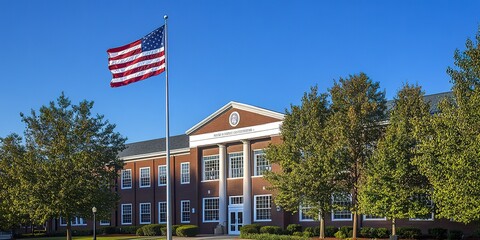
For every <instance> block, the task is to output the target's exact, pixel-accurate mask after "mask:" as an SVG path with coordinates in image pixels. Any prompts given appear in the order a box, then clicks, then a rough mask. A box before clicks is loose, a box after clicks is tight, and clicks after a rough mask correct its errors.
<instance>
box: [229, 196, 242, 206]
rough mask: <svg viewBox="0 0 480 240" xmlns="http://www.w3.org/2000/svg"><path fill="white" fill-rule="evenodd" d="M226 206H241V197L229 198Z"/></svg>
mask: <svg viewBox="0 0 480 240" xmlns="http://www.w3.org/2000/svg"><path fill="white" fill-rule="evenodd" d="M228 204H229V205H230V206H233V205H235V206H242V205H243V195H239V196H230V197H229V198H228Z"/></svg>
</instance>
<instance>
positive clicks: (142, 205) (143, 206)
mask: <svg viewBox="0 0 480 240" xmlns="http://www.w3.org/2000/svg"><path fill="white" fill-rule="evenodd" d="M138 210H139V211H138V217H139V218H140V219H139V220H140V224H150V223H152V205H151V204H150V203H140V204H139V209H138ZM147 210H148V212H147ZM142 215H145V216H146V215H148V221H142V220H143V219H142Z"/></svg>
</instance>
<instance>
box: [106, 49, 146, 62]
mask: <svg viewBox="0 0 480 240" xmlns="http://www.w3.org/2000/svg"><path fill="white" fill-rule="evenodd" d="M141 52H142V48H138V49H135V50H133V51H130V52H127V53H125V54H122V55H118V56H116V57H111V58H108V60H109V61H110V60H118V59H122V58H126V57H130V56H133V55H135V54H139V53H141Z"/></svg>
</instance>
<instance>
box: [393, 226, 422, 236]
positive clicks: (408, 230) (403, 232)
mask: <svg viewBox="0 0 480 240" xmlns="http://www.w3.org/2000/svg"><path fill="white" fill-rule="evenodd" d="M397 235H398V236H399V237H400V238H408V239H417V238H419V237H420V236H421V235H422V231H421V230H420V229H418V228H413V227H401V228H398V229H397Z"/></svg>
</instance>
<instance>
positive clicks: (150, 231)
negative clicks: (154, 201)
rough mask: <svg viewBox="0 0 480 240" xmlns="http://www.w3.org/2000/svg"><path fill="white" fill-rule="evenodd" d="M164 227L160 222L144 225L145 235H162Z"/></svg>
mask: <svg viewBox="0 0 480 240" xmlns="http://www.w3.org/2000/svg"><path fill="white" fill-rule="evenodd" d="M162 227H163V225H160V224H148V225H145V226H143V227H142V228H143V235H144V236H160V235H162Z"/></svg>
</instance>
